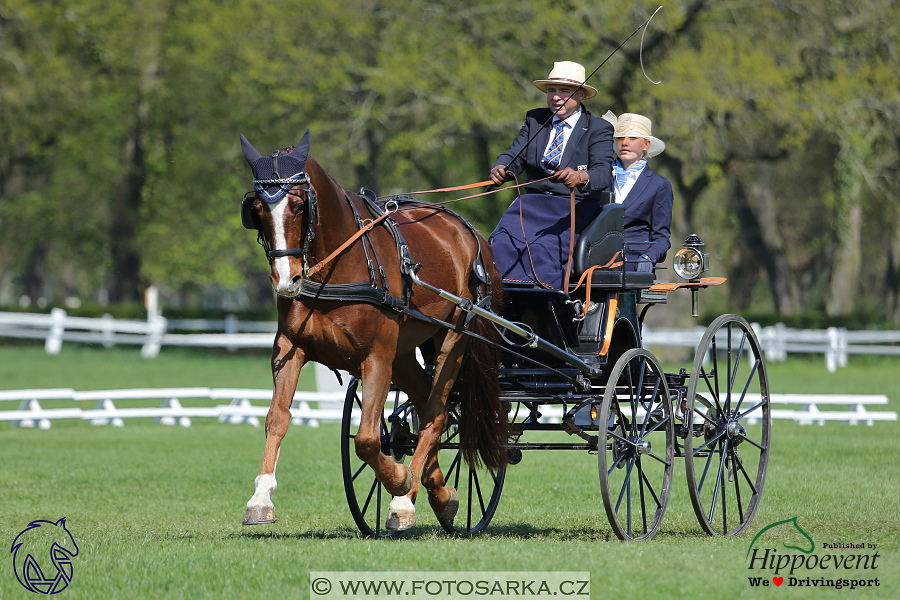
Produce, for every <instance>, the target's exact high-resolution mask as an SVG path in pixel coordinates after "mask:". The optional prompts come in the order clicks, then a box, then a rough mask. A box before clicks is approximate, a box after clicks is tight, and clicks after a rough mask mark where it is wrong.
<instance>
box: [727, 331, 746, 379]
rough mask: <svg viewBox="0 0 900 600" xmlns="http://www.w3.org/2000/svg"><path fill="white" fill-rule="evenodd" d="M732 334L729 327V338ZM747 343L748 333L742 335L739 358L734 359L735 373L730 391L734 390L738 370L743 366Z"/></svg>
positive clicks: (732, 373)
mask: <svg viewBox="0 0 900 600" xmlns="http://www.w3.org/2000/svg"><path fill="white" fill-rule="evenodd" d="M730 334H731V331H730V327H729V336H730ZM746 341H747V332H744V333H743V335H741V343H740V345H739V346H738V351H737V357H736V358H735V359H734V371H732V372H731V383H730V384H729V386H728V389H730V390H733V389H734V380H735V378H736V377H737V372H738V369H739V368H740V366H741V359H742V358H743V356H744V342H746ZM729 350H730V347H729Z"/></svg>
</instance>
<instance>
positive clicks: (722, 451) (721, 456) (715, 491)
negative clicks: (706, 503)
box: [706, 439, 728, 521]
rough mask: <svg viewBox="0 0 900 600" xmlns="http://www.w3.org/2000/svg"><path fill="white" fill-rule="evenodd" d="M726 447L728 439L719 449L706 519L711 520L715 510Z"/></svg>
mask: <svg viewBox="0 0 900 600" xmlns="http://www.w3.org/2000/svg"><path fill="white" fill-rule="evenodd" d="M727 448H728V440H727V439H726V440H725V442H724V447H723V448H721V449H720V451H719V468H718V470H717V471H716V484H715V486H714V487H713V497H712V502H710V508H709V516H708V517H707V519H706V520H707V521H712V518H713V514H715V512H716V500H717V499H718V497H719V490H720V489H721V485H722V471H723V470H724V469H725V451H726V450H727Z"/></svg>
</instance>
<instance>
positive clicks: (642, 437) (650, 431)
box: [638, 414, 672, 440]
mask: <svg viewBox="0 0 900 600" xmlns="http://www.w3.org/2000/svg"><path fill="white" fill-rule="evenodd" d="M671 418H672V415H671V414H669V415H666V417H665V418H664V419H662V420H661V421H660V422H659V423H654V424H653V427H651V428H650V429H649V430H648V431H646V432H643V433H642V434H641V437H640V438H638V440H643V439H644V438H645V437H647V436H648V435H650V434H651V433H653V432H654V431H656V430H657V429H659V428H660V426H662V425H665V424H666V423H668V422H669V419H671Z"/></svg>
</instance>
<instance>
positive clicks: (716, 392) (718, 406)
mask: <svg viewBox="0 0 900 600" xmlns="http://www.w3.org/2000/svg"><path fill="white" fill-rule="evenodd" d="M700 375H701V376H702V377H703V381H705V382H706V389H707V390H709V395H710V396H712V399H713V402H715V403H716V410H717V411H718V412H719V414H721V413H722V405H721V404H720V403H719V377H718V374H717V372H716V371H715V369H713V380H714V382H715V384H716V385H715V386H712V385H710V383H709V375H708V374H707V373H706V371H704V370H703V367H702V366H701V367H700ZM713 387H715V388H716V389H713Z"/></svg>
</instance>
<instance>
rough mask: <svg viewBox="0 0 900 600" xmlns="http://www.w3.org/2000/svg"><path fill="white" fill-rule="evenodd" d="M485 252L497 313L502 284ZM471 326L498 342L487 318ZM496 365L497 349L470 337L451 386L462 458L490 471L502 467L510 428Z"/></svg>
mask: <svg viewBox="0 0 900 600" xmlns="http://www.w3.org/2000/svg"><path fill="white" fill-rule="evenodd" d="M485 254H486V256H485V260H484V262H485V263H489V264H486V265H485V266H486V267H487V268H488V272H489V273H490V276H491V296H492V297H491V310H492V311H493V312H494V313H496V314H498V315H499V314H502V310H503V284H502V280H501V278H500V275H499V273H498V272H497V269H496V267H495V266H494V265H493V260H492V258H491V253H490V250H489V249H488V251H487V252H486V253H485ZM471 330H472V333H475V334H477V335H479V336H482V337H484V338H487V339H489V340H492V341H495V342H500V335H499V333H498V332H497V330H496V329H495V328H494V326H493V324H492V323H491V322H489V321H487V320H486V319H483V318H481V317H475V319H474V320H473V321H472V325H471ZM499 369H500V349H499V348H498V347H497V346H495V345H492V344H489V343H487V342H485V341H482V340H480V339H478V338H470V339H469V340H468V345H467V346H466V354H465V357H464V358H463V362H462V365H461V367H460V370H459V375H458V376H457V378H456V382H455V383H454V384H453V390H452V391H453V392H456V393H457V394H458V396H456V397H458V398H459V401H460V408H459V413H460V415H459V419H460V424H459V434H460V447H461V449H462V453H463V458H465V460H466V462H467V463H468V464H469V465H470V466H476V465H478V464H479V462H482V463H484V465H485V466H486V467H487V468H488V469H490V470H492V471H496V470H497V469H500V468H503V467H505V466H506V464H507V462H508V460H507V456H506V444H507V439H508V433H509V429H508V425H507V411H505V410H503V408H502V406H501V402H500V382H499V375H500V373H499Z"/></svg>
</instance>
